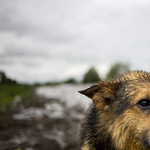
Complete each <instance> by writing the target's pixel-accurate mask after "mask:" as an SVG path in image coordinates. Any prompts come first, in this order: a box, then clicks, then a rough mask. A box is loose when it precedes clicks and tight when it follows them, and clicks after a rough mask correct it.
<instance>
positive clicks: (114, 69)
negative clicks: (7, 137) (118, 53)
mask: <svg viewBox="0 0 150 150" xmlns="http://www.w3.org/2000/svg"><path fill="white" fill-rule="evenodd" d="M129 70H130V67H129V64H127V63H121V62H117V63H115V64H113V65H112V66H111V68H110V70H109V71H108V73H107V74H106V77H105V80H111V79H114V78H116V77H117V76H118V75H119V74H121V73H124V72H127V71H129ZM101 80H102V79H101V77H100V75H99V74H98V72H97V70H96V69H95V68H94V67H91V68H90V69H89V70H88V71H87V72H86V73H85V74H84V77H83V80H82V81H81V82H82V83H96V82H99V81H101ZM65 83H77V82H76V80H75V79H74V78H70V79H69V80H67V81H66V82H65Z"/></svg>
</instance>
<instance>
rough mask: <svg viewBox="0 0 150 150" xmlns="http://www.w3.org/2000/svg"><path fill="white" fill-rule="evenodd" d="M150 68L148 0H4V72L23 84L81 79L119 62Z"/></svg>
mask: <svg viewBox="0 0 150 150" xmlns="http://www.w3.org/2000/svg"><path fill="white" fill-rule="evenodd" d="M116 62H122V63H129V64H130V68H131V70H137V69H138V70H146V71H150V65H149V64H150V1H148V0H126V1H120V0H26V1H22V0H13V1H12V0H1V1H0V71H4V72H5V73H6V75H7V76H8V77H10V78H13V79H15V80H17V81H18V82H23V83H34V82H48V81H50V82H51V81H61V80H65V79H68V78H70V77H73V78H76V79H77V80H81V79H82V77H83V75H84V74H85V72H86V71H87V70H88V69H89V68H90V67H92V66H94V67H95V68H96V69H97V71H98V73H99V75H100V77H102V78H104V76H105V75H106V73H107V72H108V71H109V69H110V67H111V66H112V65H113V64H114V63H116Z"/></svg>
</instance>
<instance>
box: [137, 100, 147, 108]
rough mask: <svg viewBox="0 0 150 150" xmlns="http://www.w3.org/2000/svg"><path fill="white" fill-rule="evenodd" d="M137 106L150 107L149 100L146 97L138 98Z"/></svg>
mask: <svg viewBox="0 0 150 150" xmlns="http://www.w3.org/2000/svg"><path fill="white" fill-rule="evenodd" d="M138 106H139V107H140V108H143V109H147V108H150V101H149V100H147V99H143V100H140V101H139V102H138Z"/></svg>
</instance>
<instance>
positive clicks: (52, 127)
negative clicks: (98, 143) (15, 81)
mask: <svg viewBox="0 0 150 150" xmlns="http://www.w3.org/2000/svg"><path fill="white" fill-rule="evenodd" d="M81 88H83V86H82V87H81ZM54 89H55V90H54ZM78 89H80V87H72V86H70V85H69V86H68V85H67V86H66V85H65V86H59V87H42V88H39V89H36V90H34V91H33V93H32V94H31V95H30V96H28V97H26V98H24V99H21V98H20V97H16V98H15V100H14V101H13V103H12V104H11V105H9V106H6V107H3V108H1V110H0V150H77V149H78V141H79V137H78V136H79V126H80V122H81V120H82V119H83V117H84V115H83V112H84V111H85V107H87V105H89V104H90V103H89V102H90V100H89V99H85V98H83V101H84V103H83V101H82V96H81V97H80V96H79V94H78V93H77V90H78ZM47 92H48V95H46V93H47ZM50 93H51V94H50ZM56 93H57V94H56ZM61 94H65V96H66V97H63V96H61ZM68 100H70V101H69V102H68ZM80 100H81V101H82V102H81V104H80Z"/></svg>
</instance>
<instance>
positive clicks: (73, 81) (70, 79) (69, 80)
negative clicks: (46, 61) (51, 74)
mask: <svg viewBox="0 0 150 150" xmlns="http://www.w3.org/2000/svg"><path fill="white" fill-rule="evenodd" d="M64 83H74V84H75V83H77V81H76V80H75V79H74V78H69V79H68V80H66V81H64Z"/></svg>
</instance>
